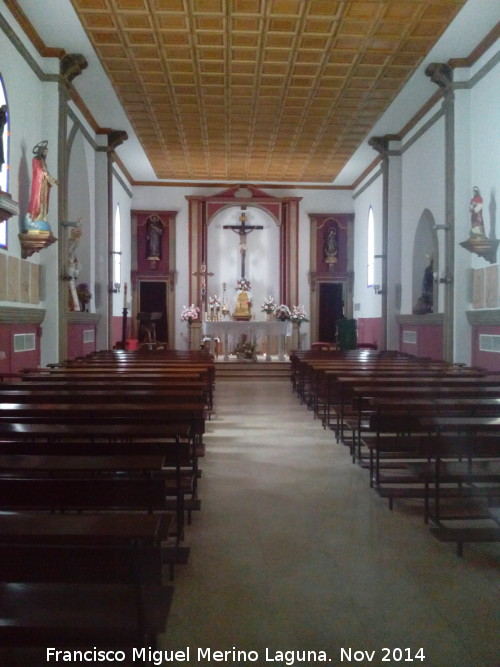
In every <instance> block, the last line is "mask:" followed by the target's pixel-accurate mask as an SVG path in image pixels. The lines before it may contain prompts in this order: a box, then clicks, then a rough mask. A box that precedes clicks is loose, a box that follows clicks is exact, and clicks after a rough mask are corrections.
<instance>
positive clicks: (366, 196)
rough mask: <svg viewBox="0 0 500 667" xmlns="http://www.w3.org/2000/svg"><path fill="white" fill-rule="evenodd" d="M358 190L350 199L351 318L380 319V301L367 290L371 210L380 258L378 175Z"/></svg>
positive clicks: (378, 273)
mask: <svg viewBox="0 0 500 667" xmlns="http://www.w3.org/2000/svg"><path fill="white" fill-rule="evenodd" d="M370 176H371V177H372V178H371V179H368V181H367V182H366V183H365V184H364V185H363V184H362V185H361V187H360V188H359V190H358V192H357V193H356V195H355V199H354V317H355V318H356V319H361V318H363V319H370V318H376V317H380V316H381V314H382V312H381V303H382V301H381V298H380V296H379V295H376V294H375V292H374V290H373V288H372V287H368V286H367V267H368V235H367V230H368V212H369V210H370V206H371V207H372V209H373V217H374V222H375V255H380V254H382V217H383V201H382V186H383V182H382V180H383V179H382V174H381V172H380V171H379V170H377V171H376V172H374V174H371V175H370ZM381 270H382V265H381V261H380V260H379V259H376V260H375V284H378V285H381V284H382V273H381Z"/></svg>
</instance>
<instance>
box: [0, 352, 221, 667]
mask: <svg viewBox="0 0 500 667" xmlns="http://www.w3.org/2000/svg"><path fill="white" fill-rule="evenodd" d="M214 369H215V367H214V363H213V358H212V357H211V356H210V355H209V354H208V353H206V352H201V353H199V352H196V353H192V354H189V353H184V352H176V351H173V350H168V351H148V352H147V353H139V352H137V353H136V352H125V351H116V352H115V351H113V352H102V353H96V354H93V355H91V356H89V357H88V358H84V359H78V360H74V361H68V362H66V363H64V364H61V365H55V366H53V367H50V368H44V369H26V371H24V372H23V373H20V374H19V375H18V376H17V377H12V376H9V377H5V378H2V380H3V381H2V382H0V558H1V561H2V568H0V572H1V575H0V645H1V646H2V647H4V648H3V649H1V650H0V662H1V658H3V659H7V660H8V661H9V660H10V661H12V664H15V660H14V658H15V655H16V654H17V653H19V651H20V650H21V649H20V647H23V649H22V650H23V651H24V650H27V649H28V648H29V647H32V648H33V650H37V649H38V648H39V647H46V646H65V647H80V648H88V647H91V648H92V647H93V646H98V647H104V648H106V647H107V648H110V649H113V648H114V649H117V648H119V649H121V650H124V649H126V648H127V647H153V648H154V646H155V645H156V637H157V635H158V634H160V633H163V632H164V631H165V626H166V621H167V616H168V611H169V607H170V603H171V599H172V593H173V579H174V571H175V566H176V565H177V564H178V563H182V562H186V559H187V558H188V555H189V547H188V546H186V544H185V541H184V538H185V527H186V524H187V523H189V522H190V521H191V517H192V512H193V511H196V510H199V509H200V507H201V503H200V499H199V494H198V482H199V478H200V476H201V470H200V468H199V465H198V461H199V458H200V456H203V454H204V442H203V436H204V432H205V424H206V419H207V418H208V415H209V413H210V411H211V410H212V407H213V390H214V377H215V374H214ZM165 569H167V570H168V573H169V581H165V576H164V570H165Z"/></svg>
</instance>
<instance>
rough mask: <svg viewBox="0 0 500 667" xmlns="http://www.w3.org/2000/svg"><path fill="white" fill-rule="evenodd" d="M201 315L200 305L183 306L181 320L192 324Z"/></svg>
mask: <svg viewBox="0 0 500 667" xmlns="http://www.w3.org/2000/svg"><path fill="white" fill-rule="evenodd" d="M199 317H200V309H199V308H198V306H195V305H194V304H192V305H191V306H183V307H182V313H181V320H182V321H183V322H188V323H189V324H192V323H193V322H194V320H197V319H198V318H199Z"/></svg>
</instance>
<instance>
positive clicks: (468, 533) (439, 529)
mask: <svg viewBox="0 0 500 667" xmlns="http://www.w3.org/2000/svg"><path fill="white" fill-rule="evenodd" d="M430 530H431V534H432V535H434V537H436V538H437V539H438V540H439V541H440V542H455V543H456V545H457V556H459V557H461V556H463V545H464V544H465V543H472V542H500V526H483V527H477V526H476V527H468V528H449V527H446V526H433V527H431V529H430Z"/></svg>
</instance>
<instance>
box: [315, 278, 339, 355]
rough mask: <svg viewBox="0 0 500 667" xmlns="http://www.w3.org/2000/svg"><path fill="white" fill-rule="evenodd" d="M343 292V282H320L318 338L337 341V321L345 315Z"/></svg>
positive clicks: (332, 341)
mask: <svg viewBox="0 0 500 667" xmlns="http://www.w3.org/2000/svg"><path fill="white" fill-rule="evenodd" d="M343 293H344V288H343V284H342V283H320V284H319V322H318V340H320V341H324V342H325V343H335V342H336V341H337V321H338V320H339V319H341V318H342V317H344V303H343V301H344V298H343Z"/></svg>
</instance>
